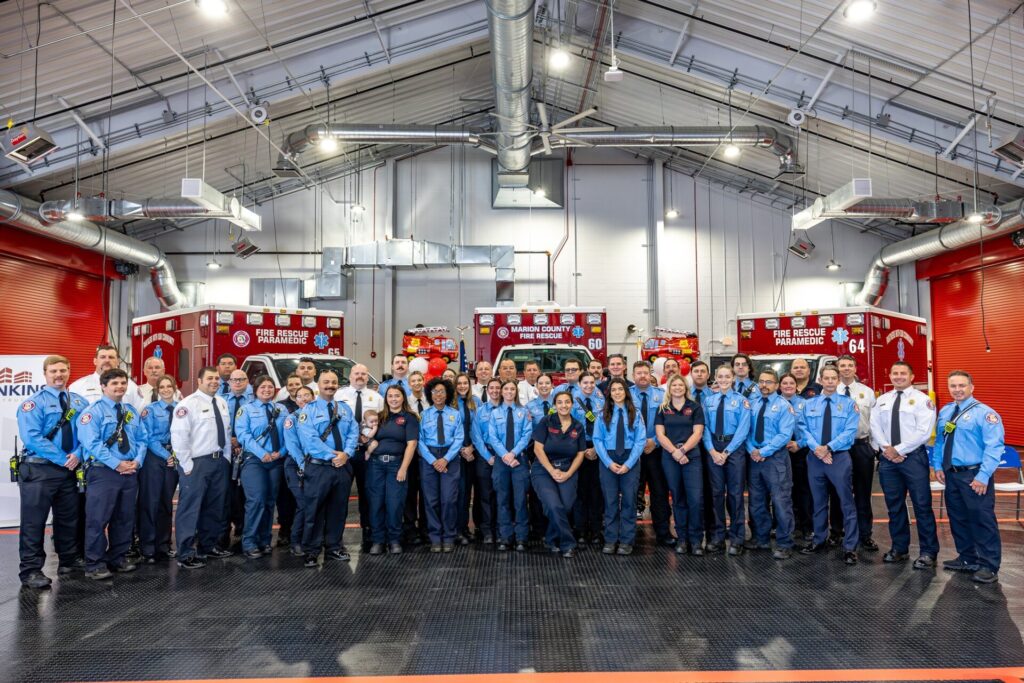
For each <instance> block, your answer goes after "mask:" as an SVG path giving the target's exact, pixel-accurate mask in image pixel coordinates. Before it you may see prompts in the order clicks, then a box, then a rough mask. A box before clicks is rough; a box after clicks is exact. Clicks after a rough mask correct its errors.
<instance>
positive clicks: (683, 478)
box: [661, 448, 704, 547]
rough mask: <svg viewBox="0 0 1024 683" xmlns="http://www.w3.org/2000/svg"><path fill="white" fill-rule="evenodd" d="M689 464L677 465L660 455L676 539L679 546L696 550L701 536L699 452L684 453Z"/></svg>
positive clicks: (702, 524)
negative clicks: (683, 545)
mask: <svg viewBox="0 0 1024 683" xmlns="http://www.w3.org/2000/svg"><path fill="white" fill-rule="evenodd" d="M687 457H688V459H689V462H687V463H686V464H685V465H680V464H679V463H678V462H676V460H675V459H674V458H673V457H672V456H671V455H669V454H668V453H667V452H662V455H661V466H662V469H664V470H665V481H667V482H668V490H669V493H671V494H672V513H673V517H674V518H675V523H676V537H677V538H678V539H679V542H680V543H689V544H690V545H691V546H693V547H700V545H701V538H702V537H703V535H704V474H703V471H702V470H703V469H704V463H703V462H701V454H700V449H699V448H695V449H693V450H692V451H690V452H689V453H687Z"/></svg>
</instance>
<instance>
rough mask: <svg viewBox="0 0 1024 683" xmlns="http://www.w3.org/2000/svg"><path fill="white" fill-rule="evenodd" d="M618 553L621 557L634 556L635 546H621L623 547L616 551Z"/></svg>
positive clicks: (620, 546)
mask: <svg viewBox="0 0 1024 683" xmlns="http://www.w3.org/2000/svg"><path fill="white" fill-rule="evenodd" d="M616 553H617V554H619V555H632V554H633V546H631V545H628V544H621V545H619V549H618V550H617V551H616Z"/></svg>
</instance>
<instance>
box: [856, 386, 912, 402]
mask: <svg viewBox="0 0 1024 683" xmlns="http://www.w3.org/2000/svg"><path fill="white" fill-rule="evenodd" d="M900 393H901V394H902V393H903V392H902V391H901V392H900ZM849 395H850V385H849V384H844V385H843V396H849ZM897 400H898V399H897Z"/></svg>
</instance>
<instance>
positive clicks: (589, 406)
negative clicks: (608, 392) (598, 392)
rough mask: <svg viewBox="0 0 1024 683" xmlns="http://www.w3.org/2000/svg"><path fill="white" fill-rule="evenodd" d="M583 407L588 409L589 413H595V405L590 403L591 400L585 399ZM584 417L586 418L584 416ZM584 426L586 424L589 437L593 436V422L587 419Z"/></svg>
mask: <svg viewBox="0 0 1024 683" xmlns="http://www.w3.org/2000/svg"><path fill="white" fill-rule="evenodd" d="M583 405H584V406H585V407H586V409H587V412H588V413H593V412H594V408H593V405H594V404H592V403H591V402H590V399H589V398H585V399H583ZM584 417H586V416H584ZM583 424H584V427H585V429H586V430H587V436H588V437H589V436H593V435H594V423H593V422H591V421H590V420H589V419H586V420H584V421H583Z"/></svg>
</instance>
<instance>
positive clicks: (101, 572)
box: [85, 567, 114, 581]
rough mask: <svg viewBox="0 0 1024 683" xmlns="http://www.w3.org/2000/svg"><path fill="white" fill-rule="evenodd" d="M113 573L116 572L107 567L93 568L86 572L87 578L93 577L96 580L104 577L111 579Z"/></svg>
mask: <svg viewBox="0 0 1024 683" xmlns="http://www.w3.org/2000/svg"><path fill="white" fill-rule="evenodd" d="M113 575H114V574H113V573H112V572H111V571H110V570H109V569H107V568H106V567H100V568H98V569H93V570H91V571H87V572H85V578H87V579H93V580H94V581H102V580H104V579H109V578H110V577H111V576H113Z"/></svg>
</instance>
